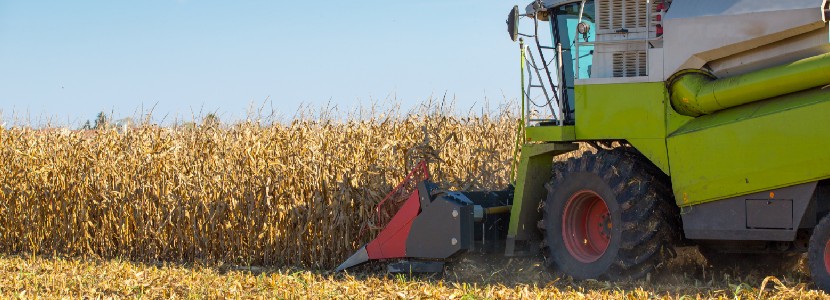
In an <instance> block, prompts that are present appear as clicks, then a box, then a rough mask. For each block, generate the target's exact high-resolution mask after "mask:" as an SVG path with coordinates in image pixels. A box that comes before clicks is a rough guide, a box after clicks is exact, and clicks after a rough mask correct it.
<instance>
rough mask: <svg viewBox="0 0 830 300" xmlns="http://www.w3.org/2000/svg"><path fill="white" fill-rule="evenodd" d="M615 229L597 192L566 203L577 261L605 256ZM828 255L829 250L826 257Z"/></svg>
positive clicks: (565, 222) (565, 232) (565, 223)
mask: <svg viewBox="0 0 830 300" xmlns="http://www.w3.org/2000/svg"><path fill="white" fill-rule="evenodd" d="M611 228H613V225H612V223H611V213H610V211H609V210H608V205H606V204H605V200H603V199H602V197H600V196H599V195H598V194H597V193H595V192H593V191H588V190H583V191H579V192H576V193H575V194H574V195H573V196H571V198H570V199H568V202H567V203H566V204H565V210H564V212H563V215H562V239H563V240H564V242H565V248H567V249H568V252H569V253H570V254H571V256H573V258H575V259H576V260H578V261H580V262H582V263H592V262H595V261H597V260H598V259H599V258H600V257H602V255H603V254H605V250H607V249H608V243H609V242H610V241H611ZM828 254H830V253H828V252H825V257H828V256H827V255H828ZM825 261H827V260H826V259H825Z"/></svg>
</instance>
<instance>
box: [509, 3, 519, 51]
mask: <svg viewBox="0 0 830 300" xmlns="http://www.w3.org/2000/svg"><path fill="white" fill-rule="evenodd" d="M507 33H508V34H510V39H511V40H513V41H514V42H515V41H516V40H518V39H519V6H518V5H515V6H513V9H512V10H510V14H509V15H507Z"/></svg>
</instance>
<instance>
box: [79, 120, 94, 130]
mask: <svg viewBox="0 0 830 300" xmlns="http://www.w3.org/2000/svg"><path fill="white" fill-rule="evenodd" d="M91 129H92V125H91V124H90V123H89V120H86V123H84V126H81V130H91Z"/></svg>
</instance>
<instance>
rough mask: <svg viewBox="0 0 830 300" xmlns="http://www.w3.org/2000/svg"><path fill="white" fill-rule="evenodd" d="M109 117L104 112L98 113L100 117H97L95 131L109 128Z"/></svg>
mask: <svg viewBox="0 0 830 300" xmlns="http://www.w3.org/2000/svg"><path fill="white" fill-rule="evenodd" d="M109 123H110V121H109V117H107V114H105V113H104V112H103V111H102V112H99V113H98V116H96V117H95V129H104V128H107V126H109Z"/></svg>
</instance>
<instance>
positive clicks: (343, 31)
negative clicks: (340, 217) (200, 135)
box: [0, 0, 519, 126]
mask: <svg viewBox="0 0 830 300" xmlns="http://www.w3.org/2000/svg"><path fill="white" fill-rule="evenodd" d="M514 4H518V2H517V3H513V2H504V1H472V0H463V1H447V0H419V1H196V0H178V1H176V0H148V1H7V0H0V110H2V118H3V121H4V122H8V121H11V120H12V119H18V120H19V119H28V120H29V122H42V120H43V119H44V118H45V119H51V120H52V122H55V123H62V124H67V125H70V126H75V125H78V124H81V123H83V122H84V121H86V120H87V119H92V118H93V117H94V116H95V114H97V112H99V111H106V112H113V113H114V114H115V117H126V116H134V115H135V114H136V113H140V111H141V110H142V108H143V109H144V111H149V110H150V108H152V107H154V106H155V108H154V109H153V114H154V116H155V118H156V121H160V120H161V119H164V117H165V116H166V120H168V121H169V120H170V119H174V118H176V117H179V118H185V119H188V118H190V116H191V115H192V114H193V113H196V114H199V112H200V111H201V112H203V114H204V112H217V113H218V114H219V116H220V117H221V118H222V119H223V120H239V119H241V118H244V117H245V115H246V112H247V111H248V110H249V108H250V107H252V105H253V106H260V105H262V104H263V103H266V102H265V100H266V99H269V101H268V102H267V104H266V106H267V107H268V109H270V107H271V106H273V107H274V108H275V109H276V110H277V111H278V112H280V113H282V114H285V115H287V116H289V117H290V116H292V115H293V114H294V112H296V110H297V108H298V107H299V105H300V104H301V103H304V104H306V105H309V106H312V107H319V106H324V105H325V104H326V103H329V102H330V103H332V105H336V106H337V107H338V108H340V109H341V110H349V109H353V108H355V107H357V106H359V105H360V104H363V105H369V104H371V103H372V100H370V99H374V100H375V101H378V102H383V101H384V100H386V99H389V98H390V97H392V95H394V96H395V97H396V98H397V99H398V100H399V101H400V103H401V104H402V105H403V106H404V107H412V106H414V105H416V104H417V103H420V102H421V101H423V100H425V99H427V98H429V97H430V96H434V97H440V96H442V95H443V94H444V93H445V92H446V93H447V94H448V95H450V96H455V98H456V106H457V107H458V108H459V110H463V111H467V110H468V109H469V108H470V107H474V106H476V107H479V108H480V104H481V103H482V102H483V101H485V99H489V101H490V103H491V106H495V105H496V104H499V103H502V102H503V101H505V100H511V99H515V98H516V97H517V96H518V95H519V91H518V86H519V85H518V76H519V70H518V57H517V55H518V54H517V52H518V46H517V45H516V44H515V43H513V42H511V41H510V40H509V39H508V37H507V34H506V31H505V25H504V20H505V17H506V16H507V13H508V11H509V10H510V9H511V8H512V6H513V5H514ZM505 96H506V97H507V99H505V98H504V97H505Z"/></svg>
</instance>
